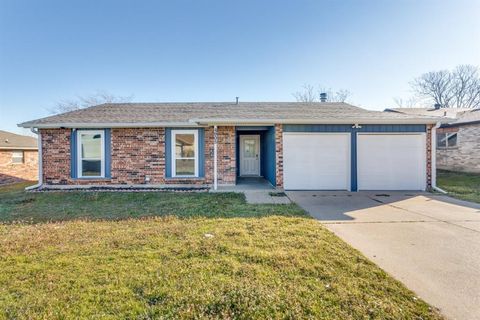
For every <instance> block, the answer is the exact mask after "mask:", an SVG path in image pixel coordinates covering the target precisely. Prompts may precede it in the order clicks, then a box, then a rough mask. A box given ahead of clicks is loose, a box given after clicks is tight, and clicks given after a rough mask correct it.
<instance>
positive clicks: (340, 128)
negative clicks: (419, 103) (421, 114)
mask: <svg viewBox="0 0 480 320" xmlns="http://www.w3.org/2000/svg"><path fill="white" fill-rule="evenodd" d="M360 126H361V128H353V124H285V125H283V132H426V130H427V126H426V125H424V124H364V125H360Z"/></svg>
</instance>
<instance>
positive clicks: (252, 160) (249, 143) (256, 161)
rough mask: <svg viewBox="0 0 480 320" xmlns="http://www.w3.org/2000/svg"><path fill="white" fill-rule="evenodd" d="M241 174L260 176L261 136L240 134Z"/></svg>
mask: <svg viewBox="0 0 480 320" xmlns="http://www.w3.org/2000/svg"><path fill="white" fill-rule="evenodd" d="M240 175H241V176H260V136H259V135H243V136H240Z"/></svg>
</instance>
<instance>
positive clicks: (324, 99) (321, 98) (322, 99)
mask: <svg viewBox="0 0 480 320" xmlns="http://www.w3.org/2000/svg"><path fill="white" fill-rule="evenodd" d="M320 102H327V93H326V92H322V93H320Z"/></svg>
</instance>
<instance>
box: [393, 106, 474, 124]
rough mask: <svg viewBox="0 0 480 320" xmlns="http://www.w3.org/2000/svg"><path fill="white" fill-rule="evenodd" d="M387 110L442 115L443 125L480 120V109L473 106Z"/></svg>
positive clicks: (410, 113) (412, 113) (411, 113)
mask: <svg viewBox="0 0 480 320" xmlns="http://www.w3.org/2000/svg"><path fill="white" fill-rule="evenodd" d="M385 111H390V112H399V113H402V114H408V115H419V116H425V115H432V116H436V117H441V118H443V120H442V121H441V122H442V123H443V126H455V125H462V124H468V123H472V122H480V109H478V108H477V109H472V108H440V109H435V108H390V109H385Z"/></svg>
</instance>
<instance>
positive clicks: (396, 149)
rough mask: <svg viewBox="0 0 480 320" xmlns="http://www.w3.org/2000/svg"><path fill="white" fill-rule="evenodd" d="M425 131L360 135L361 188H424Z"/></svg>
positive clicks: (358, 150) (359, 175)
mask: <svg viewBox="0 0 480 320" xmlns="http://www.w3.org/2000/svg"><path fill="white" fill-rule="evenodd" d="M425 144H426V142H425V135H424V134H358V139H357V162H358V164H357V166H358V189H359V190H424V189H425V185H426V164H425V161H426V150H425V147H426V145H425Z"/></svg>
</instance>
